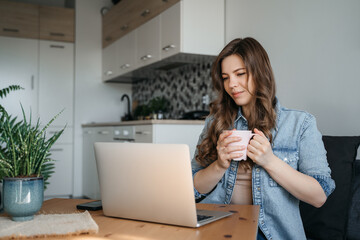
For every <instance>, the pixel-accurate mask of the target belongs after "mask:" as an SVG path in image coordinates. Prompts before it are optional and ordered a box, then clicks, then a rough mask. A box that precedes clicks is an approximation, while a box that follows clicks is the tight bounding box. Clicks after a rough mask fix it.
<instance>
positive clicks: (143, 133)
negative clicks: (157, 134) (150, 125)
mask: <svg viewBox="0 0 360 240" xmlns="http://www.w3.org/2000/svg"><path fill="white" fill-rule="evenodd" d="M135 134H137V135H150V134H151V132H149V131H136V132H135Z"/></svg>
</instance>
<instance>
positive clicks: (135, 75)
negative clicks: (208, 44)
mask: <svg viewBox="0 0 360 240" xmlns="http://www.w3.org/2000/svg"><path fill="white" fill-rule="evenodd" d="M215 58H216V57H215V56H210V55H199V54H188V53H178V54H175V55H173V56H170V57H168V58H165V59H162V60H160V61H158V62H155V63H152V64H149V65H147V66H144V67H141V68H138V69H136V70H134V71H132V72H128V73H125V74H123V75H120V76H118V77H115V78H113V79H110V80H108V81H106V82H117V83H134V82H138V81H141V80H143V79H147V78H150V77H152V76H154V74H155V73H156V72H157V71H168V70H172V69H175V68H178V67H182V66H185V65H189V64H191V65H193V64H199V63H204V62H212V61H214V60H215Z"/></svg>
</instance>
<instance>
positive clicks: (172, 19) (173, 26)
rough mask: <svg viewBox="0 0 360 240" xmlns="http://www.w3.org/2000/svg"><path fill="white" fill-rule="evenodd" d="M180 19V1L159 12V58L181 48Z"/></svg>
mask: <svg viewBox="0 0 360 240" xmlns="http://www.w3.org/2000/svg"><path fill="white" fill-rule="evenodd" d="M180 20H181V19H180V2H178V3H177V4H175V5H174V6H172V7H170V8H169V9H167V10H166V11H164V12H163V13H162V14H161V21H160V29H161V59H164V58H167V57H170V56H172V55H174V54H176V53H179V52H180V50H181V46H180V42H181V41H180V33H181V29H180Z"/></svg>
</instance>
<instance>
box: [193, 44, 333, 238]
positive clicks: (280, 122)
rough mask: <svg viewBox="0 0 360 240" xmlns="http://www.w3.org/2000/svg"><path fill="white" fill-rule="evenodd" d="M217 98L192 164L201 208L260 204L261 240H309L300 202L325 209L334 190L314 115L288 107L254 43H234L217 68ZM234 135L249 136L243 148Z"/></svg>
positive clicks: (262, 52) (214, 68) (214, 74)
mask: <svg viewBox="0 0 360 240" xmlns="http://www.w3.org/2000/svg"><path fill="white" fill-rule="evenodd" d="M212 81H213V86H214V88H215V90H216V91H217V93H218V98H217V99H216V100H215V101H214V102H212V104H211V107H210V116H209V117H208V118H207V119H206V121H205V127H204V130H203V132H202V134H201V135H200V138H199V142H198V146H197V151H196V153H195V158H194V159H193V161H192V168H193V177H194V191H195V197H196V199H197V201H198V202H202V203H218V204H254V205H260V215H259V234H258V239H306V237H305V233H304V229H303V225H302V220H301V217H300V212H299V200H301V201H303V202H306V203H308V204H311V205H313V206H315V207H321V206H322V205H323V204H324V203H325V201H326V199H327V197H328V196H329V195H330V193H331V192H332V191H333V190H334V188H335V183H334V181H333V180H332V179H331V176H330V172H331V171H330V169H329V167H328V163H327V159H326V151H325V148H324V144H323V142H322V136H321V134H320V132H319V131H318V129H317V127H316V120H315V118H314V117H313V116H312V115H310V114H309V113H306V112H303V111H296V110H290V109H287V108H284V107H282V106H281V105H280V103H279V101H278V100H277V98H276V97H275V80H274V76H273V72H272V68H271V65H270V61H269V58H268V56H267V53H266V51H265V50H264V48H263V47H262V46H261V45H260V43H259V42H257V41H256V40H255V39H253V38H244V39H235V40H233V41H231V42H230V43H229V44H228V45H227V46H225V48H224V49H223V50H222V51H221V53H220V54H219V56H218V57H217V59H216V60H215V62H214V64H213V66H212ZM229 129H237V130H252V131H254V133H255V134H256V135H255V136H254V137H253V138H252V139H251V140H250V143H249V145H248V146H247V160H246V161H240V162H239V161H233V160H232V159H233V158H237V157H240V156H241V155H242V154H241V153H240V154H239V153H235V151H239V150H243V149H244V148H245V146H229V144H230V143H232V142H235V141H238V140H239V139H238V138H237V137H234V136H231V131H224V130H229Z"/></svg>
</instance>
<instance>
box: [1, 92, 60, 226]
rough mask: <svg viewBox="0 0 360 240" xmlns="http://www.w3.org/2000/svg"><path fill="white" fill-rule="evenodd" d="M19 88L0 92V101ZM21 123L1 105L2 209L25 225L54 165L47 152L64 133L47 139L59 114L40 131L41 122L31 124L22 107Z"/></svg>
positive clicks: (41, 199) (31, 216) (41, 196)
mask: <svg viewBox="0 0 360 240" xmlns="http://www.w3.org/2000/svg"><path fill="white" fill-rule="evenodd" d="M19 89H21V87H20V86H14V85H13V86H9V87H7V88H4V89H1V90H0V98H4V97H5V96H6V95H7V94H8V93H9V92H10V91H14V90H19ZM21 108H22V119H21V120H17V117H12V116H11V115H9V114H8V112H7V111H6V110H5V108H4V107H3V106H1V104H0V180H2V184H3V192H2V194H3V196H2V199H3V208H4V211H5V212H6V213H7V214H9V215H10V216H11V218H12V220H14V221H27V220H31V219H33V217H34V214H35V213H36V212H38V211H39V210H40V208H41V206H42V202H43V196H44V184H45V183H46V180H47V179H48V178H49V177H50V175H51V174H52V173H53V169H54V162H53V160H52V159H51V158H50V152H49V150H50V148H51V146H52V145H53V144H54V143H55V142H56V140H57V139H58V138H59V137H60V135H61V134H62V133H63V131H64V129H65V127H64V128H63V129H62V130H61V131H59V132H56V133H55V134H54V135H53V136H51V137H50V138H47V137H46V129H47V128H48V127H49V125H50V124H51V123H52V122H53V121H54V120H55V119H56V118H57V117H58V116H59V115H60V114H61V112H60V113H59V114H57V115H56V116H55V117H54V118H52V119H51V120H50V121H49V123H48V124H47V125H46V126H45V127H43V128H41V127H40V119H38V120H37V122H36V124H35V125H32V124H31V113H30V117H29V119H27V118H26V116H25V112H24V109H23V107H22V106H21Z"/></svg>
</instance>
